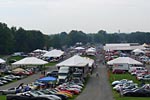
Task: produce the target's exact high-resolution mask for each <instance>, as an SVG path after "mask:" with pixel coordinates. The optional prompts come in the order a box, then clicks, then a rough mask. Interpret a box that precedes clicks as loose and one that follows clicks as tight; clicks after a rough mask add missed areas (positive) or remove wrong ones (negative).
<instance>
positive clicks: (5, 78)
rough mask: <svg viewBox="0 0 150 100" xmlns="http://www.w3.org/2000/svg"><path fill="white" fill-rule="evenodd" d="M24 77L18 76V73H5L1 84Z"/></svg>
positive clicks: (0, 81)
mask: <svg viewBox="0 0 150 100" xmlns="http://www.w3.org/2000/svg"><path fill="white" fill-rule="evenodd" d="M22 78H23V77H22V76H17V75H13V74H10V75H5V76H3V77H0V86H3V85H5V84H7V83H9V82H12V81H14V80H19V79H22Z"/></svg>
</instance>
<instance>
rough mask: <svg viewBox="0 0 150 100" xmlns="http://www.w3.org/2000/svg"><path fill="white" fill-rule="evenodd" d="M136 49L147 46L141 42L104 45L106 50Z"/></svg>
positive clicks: (142, 48)
mask: <svg viewBox="0 0 150 100" xmlns="http://www.w3.org/2000/svg"><path fill="white" fill-rule="evenodd" d="M135 49H141V50H144V49H145V47H144V46H143V45H140V44H139V43H118V44H115V43H114V44H113V43H112V44H106V45H105V46H104V50H105V51H132V50H135Z"/></svg>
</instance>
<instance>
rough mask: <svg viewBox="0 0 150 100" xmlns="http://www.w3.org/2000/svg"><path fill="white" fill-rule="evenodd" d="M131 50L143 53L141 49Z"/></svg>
mask: <svg viewBox="0 0 150 100" xmlns="http://www.w3.org/2000/svg"><path fill="white" fill-rule="evenodd" d="M132 52H134V53H145V52H144V51H143V50H141V49H134V50H133V51H132Z"/></svg>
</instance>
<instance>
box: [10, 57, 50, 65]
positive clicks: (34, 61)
mask: <svg viewBox="0 0 150 100" xmlns="http://www.w3.org/2000/svg"><path fill="white" fill-rule="evenodd" d="M47 63H48V62H47V61H44V60H41V59H38V58H36V57H26V58H23V59H21V60H19V61H17V62H14V63H12V65H45V64H47Z"/></svg>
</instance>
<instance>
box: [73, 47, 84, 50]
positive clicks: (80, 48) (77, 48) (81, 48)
mask: <svg viewBox="0 0 150 100" xmlns="http://www.w3.org/2000/svg"><path fill="white" fill-rule="evenodd" d="M84 49H85V48H83V47H76V48H75V50H84Z"/></svg>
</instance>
